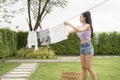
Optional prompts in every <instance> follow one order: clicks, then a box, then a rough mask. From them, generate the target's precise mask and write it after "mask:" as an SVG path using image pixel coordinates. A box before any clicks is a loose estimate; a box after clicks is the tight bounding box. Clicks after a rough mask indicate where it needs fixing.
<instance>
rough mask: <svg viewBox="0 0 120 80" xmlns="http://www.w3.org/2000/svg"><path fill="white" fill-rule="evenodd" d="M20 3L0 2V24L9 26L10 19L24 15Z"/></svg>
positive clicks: (13, 0) (11, 1) (14, 1)
mask: <svg viewBox="0 0 120 80" xmlns="http://www.w3.org/2000/svg"><path fill="white" fill-rule="evenodd" d="M20 2H21V0H0V23H6V24H10V23H11V19H12V18H14V17H16V16H17V15H23V14H24V12H25V8H24V7H25V6H19V5H18V4H19V3H20ZM16 7H17V8H16ZM0 26H3V25H0Z"/></svg>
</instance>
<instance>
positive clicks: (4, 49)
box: [0, 29, 17, 57]
mask: <svg viewBox="0 0 120 80" xmlns="http://www.w3.org/2000/svg"><path fill="white" fill-rule="evenodd" d="M16 51H17V39H16V32H14V31H11V30H9V29H0V57H8V56H12V55H14V54H15V53H16Z"/></svg>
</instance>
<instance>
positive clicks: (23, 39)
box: [17, 31, 28, 49]
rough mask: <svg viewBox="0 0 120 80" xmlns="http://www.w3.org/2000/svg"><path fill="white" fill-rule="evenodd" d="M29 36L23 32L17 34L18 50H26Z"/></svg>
mask: <svg viewBox="0 0 120 80" xmlns="http://www.w3.org/2000/svg"><path fill="white" fill-rule="evenodd" d="M27 36H28V32H22V31H19V32H17V42H18V43H17V44H18V46H17V48H18V49H21V48H24V47H25V46H26V45H27Z"/></svg>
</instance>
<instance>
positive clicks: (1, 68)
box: [0, 62, 20, 76]
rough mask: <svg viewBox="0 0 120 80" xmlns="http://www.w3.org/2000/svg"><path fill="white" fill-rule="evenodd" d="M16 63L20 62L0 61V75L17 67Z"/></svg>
mask: <svg viewBox="0 0 120 80" xmlns="http://www.w3.org/2000/svg"><path fill="white" fill-rule="evenodd" d="M18 65H20V63H8V62H0V76H2V75H3V74H5V73H6V72H8V71H10V70H12V69H13V68H15V67H17V66H18Z"/></svg>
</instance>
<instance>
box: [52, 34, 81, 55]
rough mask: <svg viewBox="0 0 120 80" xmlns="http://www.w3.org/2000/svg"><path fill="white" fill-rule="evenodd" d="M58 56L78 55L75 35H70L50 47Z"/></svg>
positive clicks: (78, 43)
mask: <svg viewBox="0 0 120 80" xmlns="http://www.w3.org/2000/svg"><path fill="white" fill-rule="evenodd" d="M50 47H51V49H52V50H54V51H55V53H56V54H58V55H79V54H80V51H79V50H80V40H79V38H78V36H77V34H76V33H73V34H71V35H70V36H69V37H68V39H67V40H64V41H61V42H59V43H55V44H52V45H50Z"/></svg>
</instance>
